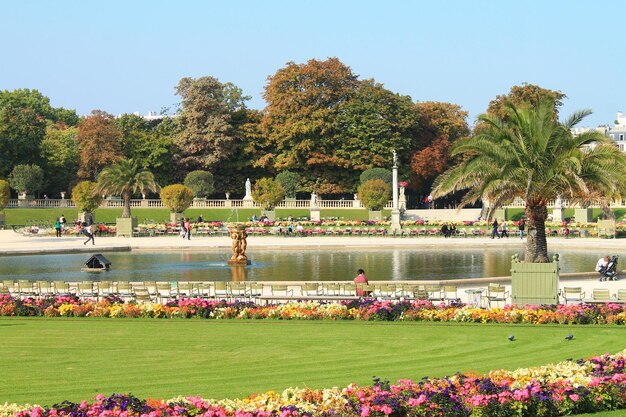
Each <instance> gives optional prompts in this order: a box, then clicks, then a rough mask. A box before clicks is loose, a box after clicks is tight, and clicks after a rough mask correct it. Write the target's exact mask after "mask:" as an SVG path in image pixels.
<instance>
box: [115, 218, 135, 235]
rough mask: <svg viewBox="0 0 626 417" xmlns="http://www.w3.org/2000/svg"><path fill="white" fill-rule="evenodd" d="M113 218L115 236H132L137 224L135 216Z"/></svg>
mask: <svg viewBox="0 0 626 417" xmlns="http://www.w3.org/2000/svg"><path fill="white" fill-rule="evenodd" d="M115 220H116V221H115V223H116V228H117V236H124V237H133V233H134V231H135V227H137V225H138V224H139V222H138V221H137V217H118V218H117V219H115Z"/></svg>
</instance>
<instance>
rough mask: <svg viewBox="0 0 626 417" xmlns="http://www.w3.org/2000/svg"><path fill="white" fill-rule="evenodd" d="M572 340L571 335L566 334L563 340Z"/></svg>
mask: <svg viewBox="0 0 626 417" xmlns="http://www.w3.org/2000/svg"><path fill="white" fill-rule="evenodd" d="M573 338H574V335H573V334H568V335H567V336H565V340H572V339H573Z"/></svg>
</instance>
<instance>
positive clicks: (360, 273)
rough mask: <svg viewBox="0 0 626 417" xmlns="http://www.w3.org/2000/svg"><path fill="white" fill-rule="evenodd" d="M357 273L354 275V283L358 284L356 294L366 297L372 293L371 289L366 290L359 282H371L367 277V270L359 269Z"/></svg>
mask: <svg viewBox="0 0 626 417" xmlns="http://www.w3.org/2000/svg"><path fill="white" fill-rule="evenodd" d="M356 273H357V275H356V277H354V283H355V284H357V288H356V295H357V296H359V297H366V296H368V295H370V291H364V290H363V289H362V288H360V286H359V285H358V284H369V281H368V280H367V277H366V276H365V271H364V270H362V269H359V270H358V271H356Z"/></svg>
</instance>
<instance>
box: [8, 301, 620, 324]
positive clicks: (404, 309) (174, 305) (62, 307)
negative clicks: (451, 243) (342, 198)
mask: <svg viewBox="0 0 626 417" xmlns="http://www.w3.org/2000/svg"><path fill="white" fill-rule="evenodd" d="M0 316H45V317H111V318H118V317H127V318H136V317H144V318H204V319H279V320H366V321H436V322H459V323H509V324H510V323H526V324H606V325H625V324H626V305H623V304H613V303H609V304H570V305H563V304H560V305H544V306H524V307H515V306H505V307H503V308H490V309H483V308H478V307H473V306H468V305H465V304H456V305H446V304H434V303H432V302H430V301H427V300H417V301H410V302H409V301H403V302H392V301H378V300H365V299H364V300H355V301H349V302H348V301H345V302H330V303H322V302H290V303H285V304H273V305H263V306H261V305H257V304H255V303H252V302H239V301H235V302H227V301H223V300H219V301H218V300H206V299H202V298H181V299H178V300H173V301H170V302H168V303H166V304H158V303H143V304H135V303H124V302H123V301H122V300H121V299H119V298H115V297H109V298H107V299H105V300H101V301H94V300H81V299H79V298H78V297H76V296H67V297H51V298H45V299H35V298H26V299H24V300H20V299H16V298H14V297H12V296H10V295H0Z"/></svg>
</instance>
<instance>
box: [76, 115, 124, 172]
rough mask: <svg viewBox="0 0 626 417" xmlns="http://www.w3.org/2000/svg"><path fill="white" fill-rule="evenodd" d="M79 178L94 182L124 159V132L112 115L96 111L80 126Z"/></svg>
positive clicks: (78, 142)
mask: <svg viewBox="0 0 626 417" xmlns="http://www.w3.org/2000/svg"><path fill="white" fill-rule="evenodd" d="M77 144H78V151H79V168H78V176H79V178H82V179H88V180H94V179H96V178H97V177H98V175H99V174H100V172H101V171H102V170H103V169H104V168H105V167H108V166H110V165H111V164H113V163H115V162H117V161H119V160H121V159H122V157H123V151H122V132H121V130H120V129H119V128H118V127H117V126H116V125H115V120H114V118H113V116H112V115H110V114H108V113H106V112H103V111H100V110H94V111H92V112H91V115H89V116H87V117H85V118H84V119H83V120H82V121H81V122H80V124H79V126H78V136H77Z"/></svg>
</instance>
